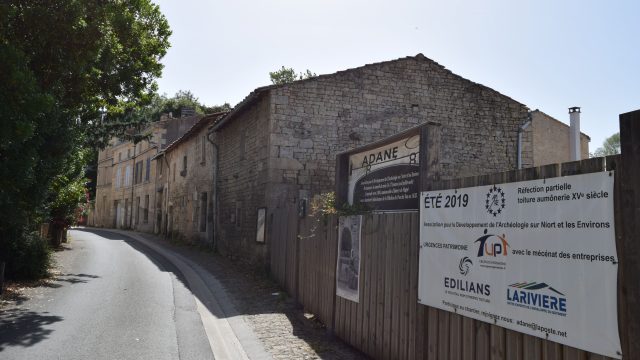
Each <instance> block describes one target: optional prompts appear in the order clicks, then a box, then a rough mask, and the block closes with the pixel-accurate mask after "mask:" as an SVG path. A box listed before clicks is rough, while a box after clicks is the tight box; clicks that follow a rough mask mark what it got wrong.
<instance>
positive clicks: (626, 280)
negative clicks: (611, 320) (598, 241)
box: [618, 110, 640, 357]
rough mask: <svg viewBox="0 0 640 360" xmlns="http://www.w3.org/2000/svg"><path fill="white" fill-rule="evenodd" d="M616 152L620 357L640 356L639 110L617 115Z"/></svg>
mask: <svg viewBox="0 0 640 360" xmlns="http://www.w3.org/2000/svg"><path fill="white" fill-rule="evenodd" d="M620 149H621V151H622V158H621V164H620V165H621V167H620V171H618V175H619V179H620V193H621V196H622V197H621V201H620V204H619V206H620V207H619V208H618V210H619V211H620V216H622V217H623V218H624V222H623V224H622V239H621V241H622V245H623V246H622V251H623V252H622V253H619V254H624V256H622V257H621V258H620V263H619V265H618V266H619V268H622V269H623V272H624V277H623V279H622V289H621V291H620V293H621V294H620V296H622V297H624V301H625V306H624V311H625V312H624V315H623V316H622V317H621V318H620V321H621V322H623V325H622V329H623V333H622V334H621V336H622V337H623V340H622V343H623V348H622V349H621V350H622V353H623V356H624V355H626V356H629V357H632V356H634V357H637V356H639V355H638V354H640V241H638V238H640V234H639V233H640V166H639V164H640V110H636V111H633V112H629V113H625V114H621V115H620Z"/></svg>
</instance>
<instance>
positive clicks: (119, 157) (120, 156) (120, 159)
mask: <svg viewBox="0 0 640 360" xmlns="http://www.w3.org/2000/svg"><path fill="white" fill-rule="evenodd" d="M118 161H122V153H118Z"/></svg>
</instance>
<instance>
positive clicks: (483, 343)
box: [475, 321, 491, 360]
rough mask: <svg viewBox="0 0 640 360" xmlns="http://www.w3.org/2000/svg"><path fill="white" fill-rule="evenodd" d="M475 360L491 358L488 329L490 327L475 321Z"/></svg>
mask: <svg viewBox="0 0 640 360" xmlns="http://www.w3.org/2000/svg"><path fill="white" fill-rule="evenodd" d="M475 323H476V359H477V360H488V359H490V358H491V346H490V341H491V334H490V330H489V327H490V325H489V324H487V323H485V322H482V321H476V322H475Z"/></svg>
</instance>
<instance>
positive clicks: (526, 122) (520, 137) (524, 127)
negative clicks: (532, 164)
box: [518, 112, 531, 170]
mask: <svg viewBox="0 0 640 360" xmlns="http://www.w3.org/2000/svg"><path fill="white" fill-rule="evenodd" d="M529 125H531V112H529V113H528V114H527V121H525V123H524V124H522V125H520V127H518V170H520V169H522V133H523V132H524V131H525V130H526V129H527V128H528V127H529Z"/></svg>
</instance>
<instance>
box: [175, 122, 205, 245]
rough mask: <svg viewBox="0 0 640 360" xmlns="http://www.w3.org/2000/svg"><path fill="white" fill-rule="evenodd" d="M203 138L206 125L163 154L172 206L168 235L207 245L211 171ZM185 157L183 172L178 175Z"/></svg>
mask: <svg viewBox="0 0 640 360" xmlns="http://www.w3.org/2000/svg"><path fill="white" fill-rule="evenodd" d="M206 136H207V126H203V127H202V128H200V129H199V130H198V131H197V132H194V133H193V134H190V135H189V137H188V138H187V139H185V141H183V142H181V143H179V144H177V145H176V146H175V147H172V148H171V149H169V151H167V152H166V153H165V156H166V157H167V159H168V162H169V164H170V166H171V167H170V169H169V177H168V194H169V202H170V204H171V205H172V211H171V213H170V216H171V219H169V223H170V224H171V229H170V232H171V233H170V234H169V236H173V237H174V238H175V237H180V238H181V239H183V240H186V241H187V242H190V243H200V244H206V243H208V242H209V241H210V237H209V236H208V232H209V231H211V229H212V215H211V214H212V208H213V203H212V200H211V199H212V198H211V188H212V183H213V181H212V178H213V176H212V174H213V172H212V162H211V144H210V143H209V142H208V141H207V139H206ZM203 146H204V149H203ZM185 156H186V158H187V163H186V173H182V174H181V171H182V170H183V169H184V165H183V161H184V157H185ZM174 172H175V175H174Z"/></svg>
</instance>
